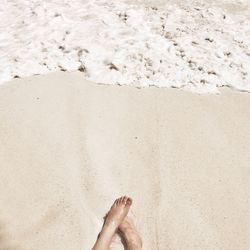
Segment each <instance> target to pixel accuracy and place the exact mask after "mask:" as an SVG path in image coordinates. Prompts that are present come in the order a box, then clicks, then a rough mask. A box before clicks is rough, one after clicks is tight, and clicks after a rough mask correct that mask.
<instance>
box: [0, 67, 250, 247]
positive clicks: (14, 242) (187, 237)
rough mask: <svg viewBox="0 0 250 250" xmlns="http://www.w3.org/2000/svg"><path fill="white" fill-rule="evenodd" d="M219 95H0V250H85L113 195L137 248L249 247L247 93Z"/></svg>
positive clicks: (56, 91) (63, 78)
mask: <svg viewBox="0 0 250 250" xmlns="http://www.w3.org/2000/svg"><path fill="white" fill-rule="evenodd" d="M220 91H221V93H222V94H221V95H198V94H195V93H188V92H184V91H181V90H177V89H159V88H156V87H150V88H146V89H138V88H135V87H126V86H105V85H97V84H95V83H91V82H88V81H86V80H84V78H83V76H82V74H81V73H80V72H75V73H63V72H58V73H53V74H49V75H47V76H33V77H30V78H24V79H16V80H13V81H12V82H10V83H8V84H5V85H2V86H0V163H1V167H0V249H1V250H7V249H9V250H16V249H18V250H24V249H25V250H33V249H34V250H51V249H53V250H57V249H58V250H59V249H60V250H76V249H82V250H85V249H86V250H88V249H91V247H92V245H93V244H94V242H95V239H96V237H97V234H98V232H99V230H100V228H101V225H102V222H103V219H102V218H103V216H104V215H105V213H106V212H107V211H108V209H109V208H110V205H111V204H112V202H113V201H114V199H115V198H117V197H118V196H120V195H124V194H128V195H130V196H131V197H132V198H133V200H134V204H133V206H132V211H131V214H130V216H132V217H133V218H134V219H135V221H136V225H137V227H138V230H139V231H140V232H141V235H142V238H143V243H144V248H143V249H145V250H151V249H152V250H156V249H159V250H166V249H174V250H175V249H185V250H189V249H190V250H193V249H199V250H200V249H214V250H215V249H216V250H217V249H227V250H236V249H237V250H247V249H249V246H250V238H249V235H250V197H249V193H250V168H249V162H250V152H249V148H250V109H249V107H250V95H249V93H241V92H236V91H232V90H230V89H227V88H224V89H222V88H221V89H220ZM112 249H117V250H118V249H123V247H122V245H121V242H120V240H119V238H118V237H117V239H116V240H115V241H114V243H113V245H112Z"/></svg>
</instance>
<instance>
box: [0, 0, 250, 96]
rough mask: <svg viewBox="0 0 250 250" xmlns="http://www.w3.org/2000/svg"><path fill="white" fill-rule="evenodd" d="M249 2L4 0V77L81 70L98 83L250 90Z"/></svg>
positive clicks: (0, 42)
mask: <svg viewBox="0 0 250 250" xmlns="http://www.w3.org/2000/svg"><path fill="white" fill-rule="evenodd" d="M248 3H249V2H248V1H242V2H235V3H234V5H231V6H229V5H226V4H224V5H223V4H222V5H211V4H208V3H206V2H204V3H203V2H201V1H199V3H196V4H194V3H193V4H191V3H186V4H183V5H182V4H178V5H177V4H174V3H173V2H170V1H169V2H168V1H166V5H164V4H162V5H161V7H159V6H158V7H157V6H154V5H153V4H149V5H147V6H146V5H143V4H137V5H135V4H134V5H133V4H131V3H126V2H125V1H118V0H116V1H111V0H106V1H101V0H100V1H94V0H85V1H82V0H36V1H35V0H8V1H2V2H1V4H0V20H1V22H0V82H2V83H3V82H7V81H9V80H11V79H13V78H15V77H26V76H31V75H35V74H46V73H48V72H52V71H58V70H64V71H75V70H80V71H82V74H83V75H84V76H85V78H87V79H89V80H92V81H94V82H97V83H105V84H120V85H134V86H137V87H145V86H151V85H154V86H158V87H175V88H183V89H186V90H191V91H195V92H198V93H207V92H209V93H217V92H218V87H219V86H229V87H232V88H235V89H238V90H242V91H248V92H250V77H249V74H250V48H249V46H250V21H249V20H250V18H249V13H250V11H249V4H248Z"/></svg>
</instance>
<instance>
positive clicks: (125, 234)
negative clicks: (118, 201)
mask: <svg viewBox="0 0 250 250" xmlns="http://www.w3.org/2000/svg"><path fill="white" fill-rule="evenodd" d="M119 232H120V234H121V237H122V238H123V240H124V241H125V242H124V243H125V244H126V247H127V248H126V249H127V250H140V249H142V240H141V237H140V235H139V233H138V232H137V230H136V228H135V225H134V223H133V221H132V220H131V219H130V218H128V217H126V218H125V219H124V220H123V221H122V223H121V224H120V226H119Z"/></svg>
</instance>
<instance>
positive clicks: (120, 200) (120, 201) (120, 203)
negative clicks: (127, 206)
mask: <svg viewBox="0 0 250 250" xmlns="http://www.w3.org/2000/svg"><path fill="white" fill-rule="evenodd" d="M122 199H123V196H122V197H120V199H119V205H122Z"/></svg>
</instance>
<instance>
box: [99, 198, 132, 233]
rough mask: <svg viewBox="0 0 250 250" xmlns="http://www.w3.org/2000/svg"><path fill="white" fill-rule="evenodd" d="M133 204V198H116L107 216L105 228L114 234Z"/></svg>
mask: <svg viewBox="0 0 250 250" xmlns="http://www.w3.org/2000/svg"><path fill="white" fill-rule="evenodd" d="M131 204H132V199H131V198H128V197H127V196H122V197H120V198H119V199H116V200H115V202H114V204H113V205H112V207H111V208H110V210H109V212H108V214H107V215H106V217H105V220H104V224H103V230H105V231H108V232H110V233H112V234H114V233H115V232H116V231H117V229H118V227H119V225H120V224H121V222H122V221H123V220H124V218H125V217H126V216H127V214H128V211H129V209H130V206H131Z"/></svg>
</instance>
